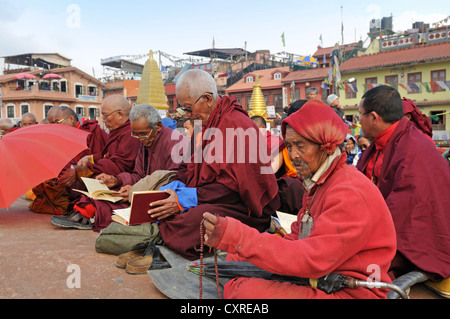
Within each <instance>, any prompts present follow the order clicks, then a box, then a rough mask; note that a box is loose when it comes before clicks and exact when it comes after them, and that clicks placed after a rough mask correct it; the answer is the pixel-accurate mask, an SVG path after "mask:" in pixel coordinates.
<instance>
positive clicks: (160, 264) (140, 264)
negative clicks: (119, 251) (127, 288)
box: [125, 243, 170, 275]
mask: <svg viewBox="0 0 450 319" xmlns="http://www.w3.org/2000/svg"><path fill="white" fill-rule="evenodd" d="M168 267H170V265H169V263H167V262H165V261H162V260H161V257H160V253H159V248H158V247H156V245H155V244H153V243H149V246H148V247H147V250H146V252H145V253H144V255H143V256H141V257H137V258H134V259H132V260H130V261H128V262H127V265H126V267H125V271H126V272H127V273H129V274H135V275H136V274H146V273H147V271H148V270H152V269H164V268H168Z"/></svg>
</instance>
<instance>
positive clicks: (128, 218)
mask: <svg viewBox="0 0 450 319" xmlns="http://www.w3.org/2000/svg"><path fill="white" fill-rule="evenodd" d="M167 197H169V194H168V193H166V192H163V191H142V192H133V195H132V196H131V200H130V202H131V205H130V207H127V208H123V209H115V210H113V215H112V220H113V221H115V222H116V223H119V224H122V225H130V226H132V225H139V224H144V223H154V222H156V221H157V219H155V218H152V217H151V216H150V215H149V213H148V211H149V209H150V203H153V202H155V201H158V200H162V199H166V198H167Z"/></svg>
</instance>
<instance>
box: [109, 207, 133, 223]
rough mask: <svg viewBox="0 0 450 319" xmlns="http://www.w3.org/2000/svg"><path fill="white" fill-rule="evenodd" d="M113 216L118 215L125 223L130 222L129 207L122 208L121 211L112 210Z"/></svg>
mask: <svg viewBox="0 0 450 319" xmlns="http://www.w3.org/2000/svg"><path fill="white" fill-rule="evenodd" d="M113 212H114V214H116V215H119V216H120V217H122V218H123V219H125V220H126V221H129V220H130V213H131V207H127V208H122V209H114V210H113Z"/></svg>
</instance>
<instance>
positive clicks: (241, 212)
mask: <svg viewBox="0 0 450 319" xmlns="http://www.w3.org/2000/svg"><path fill="white" fill-rule="evenodd" d="M227 128H228V129H234V130H237V129H243V130H244V131H245V130H247V129H249V128H252V129H254V130H255V132H256V134H257V135H258V134H259V129H258V128H257V127H256V124H255V123H254V122H253V121H252V120H251V119H250V118H249V117H248V114H247V112H246V111H245V110H244V109H243V108H242V107H241V106H240V105H239V104H238V103H237V102H236V98H235V97H231V98H228V97H226V96H225V97H222V98H221V99H220V100H219V102H218V105H217V106H216V108H215V109H214V110H213V112H212V113H211V115H210V117H209V119H208V121H207V122H206V124H205V125H204V126H203V127H202V133H203V134H205V136H203V138H202V140H201V142H202V148H201V150H202V152H203V153H205V150H208V146H209V147H210V146H211V145H212V141H213V140H215V138H216V135H214V136H211V135H208V134H207V132H208V129H218V130H219V131H220V132H222V136H223V138H225V137H226V129H227ZM210 132H211V131H210ZM213 134H214V133H213ZM217 136H218V135H217ZM195 140H196V138H192V139H191V145H193V143H194V141H195ZM231 142H232V141H230V140H225V141H224V143H223V147H224V149H225V148H226V146H227V144H228V147H229V146H230V143H231ZM257 143H260V144H259V145H260V146H259V147H263V150H266V149H267V144H266V141H265V139H264V138H263V136H262V135H261V134H259V135H258V141H257ZM237 144H238V143H234V152H235V153H234V155H235V158H234V163H228V162H229V159H230V158H227V153H226V151H224V153H222V154H220V153H218V152H220V150H215V151H216V152H215V155H216V156H218V158H219V157H221V156H223V157H221V158H222V160H221V161H220V160H215V161H212V162H207V160H206V159H207V158H205V156H203V157H202V161H201V162H200V163H196V161H195V158H194V157H195V154H192V157H191V162H190V163H188V164H187V165H186V167H184V168H183V169H182V170H180V171H179V172H178V174H177V177H176V179H178V180H180V181H181V182H183V183H185V184H186V186H187V187H192V188H196V189H197V200H198V205H197V206H195V207H193V208H190V209H188V210H187V211H185V212H184V213H182V214H179V215H175V216H171V217H169V218H167V219H164V220H162V221H161V222H160V225H159V229H160V231H161V235H162V238H163V241H164V243H165V244H166V245H167V246H168V247H169V248H170V249H171V250H173V251H175V252H177V253H178V254H180V255H181V256H183V257H185V258H187V259H190V260H194V259H196V258H198V257H199V253H200V252H199V246H200V233H199V229H200V223H201V221H202V219H203V213H205V212H210V213H212V214H217V215H221V216H230V217H234V218H236V219H238V220H240V221H242V222H243V223H245V224H247V225H249V226H251V227H254V228H256V229H257V230H258V231H264V230H266V229H267V227H268V226H269V223H270V215H272V214H273V213H274V212H275V210H276V209H277V208H278V207H279V204H280V203H279V198H278V194H277V193H278V186H277V181H276V179H275V175H274V174H273V173H272V174H261V169H262V168H267V167H270V158H267V159H264V160H263V159H261V158H260V156H258V157H257V158H256V161H250V160H249V159H248V157H247V158H246V161H245V162H244V163H240V162H239V161H237V159H236V154H237V147H238V146H237ZM249 144H250V143H242V144H241V145H239V146H241V147H243V148H244V151H245V154H247V156H252V155H255V154H250V153H251V147H250V146H254V145H249ZM265 153H267V152H265ZM211 154H212V153H211ZM266 155H267V154H266Z"/></svg>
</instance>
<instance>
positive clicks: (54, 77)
mask: <svg viewBox="0 0 450 319" xmlns="http://www.w3.org/2000/svg"><path fill="white" fill-rule="evenodd" d="M42 79H44V80H49V79H62V76H61V75H59V74H55V73H48V74H46V75H44V76H43V77H42Z"/></svg>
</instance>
